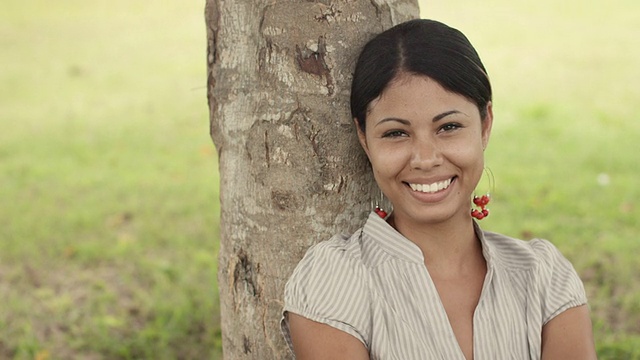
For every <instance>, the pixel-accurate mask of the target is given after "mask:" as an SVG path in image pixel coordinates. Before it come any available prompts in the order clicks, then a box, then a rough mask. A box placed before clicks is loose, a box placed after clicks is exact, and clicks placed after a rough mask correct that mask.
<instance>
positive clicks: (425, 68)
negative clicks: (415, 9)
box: [351, 19, 491, 131]
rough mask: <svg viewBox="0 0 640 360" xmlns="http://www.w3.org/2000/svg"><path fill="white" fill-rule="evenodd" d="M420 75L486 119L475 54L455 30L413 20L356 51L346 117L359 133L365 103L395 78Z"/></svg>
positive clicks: (484, 84) (485, 84) (481, 71)
mask: <svg viewBox="0 0 640 360" xmlns="http://www.w3.org/2000/svg"><path fill="white" fill-rule="evenodd" d="M403 72H404V73H407V74H416V75H424V76H428V77H429V78H431V79H433V80H435V81H436V82H438V83H439V84H440V85H441V86H442V87H444V88H445V89H446V90H448V91H451V92H453V93H457V94H460V95H462V96H464V97H466V98H468V99H469V100H470V101H473V102H474V103H475V104H476V105H477V106H478V110H479V111H480V117H481V119H484V118H485V117H486V115H487V114H486V111H487V104H488V102H489V101H491V84H490V83H489V77H488V76H487V71H486V70H485V68H484V65H482V61H480V57H479V56H478V53H477V52H476V50H475V49H474V48H473V46H472V45H471V43H470V42H469V40H468V39H467V37H466V36H464V34H463V33H461V32H460V31H458V30H456V29H454V28H451V27H449V26H447V25H445V24H443V23H440V22H437V21H433V20H426V19H417V20H410V21H407V22H404V23H402V24H398V25H396V26H394V27H392V28H390V29H388V30H386V31H384V32H382V33H380V34H378V35H377V36H376V37H374V38H373V39H371V40H370V41H369V42H368V43H367V44H366V45H365V46H364V48H363V49H362V52H361V53H360V56H359V57H358V62H357V63H356V69H355V73H354V75H353V82H352V84H351V115H352V116H353V117H354V118H355V119H357V121H358V125H359V127H360V129H361V130H362V131H365V128H366V125H365V124H366V115H367V108H368V106H369V103H371V101H373V100H374V99H376V98H377V97H379V96H380V94H382V92H383V91H384V90H385V89H386V88H387V87H388V86H389V83H390V82H391V81H393V80H394V79H395V78H396V77H397V76H398V75H400V74H401V73H403Z"/></svg>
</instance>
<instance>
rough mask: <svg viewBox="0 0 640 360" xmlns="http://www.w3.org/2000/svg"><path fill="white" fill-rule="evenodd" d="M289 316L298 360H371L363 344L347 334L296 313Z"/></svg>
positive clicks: (292, 339) (294, 349) (288, 314)
mask: <svg viewBox="0 0 640 360" xmlns="http://www.w3.org/2000/svg"><path fill="white" fill-rule="evenodd" d="M287 316H288V320H289V330H290V332H291V341H292V342H293V352H294V353H295V354H296V359H297V360H321V359H350V360H351V359H353V360H369V353H368V352H367V349H366V348H365V347H364V345H363V344H362V342H360V340H358V339H356V338H355V337H353V336H351V335H349V334H347V333H346V332H344V331H341V330H338V329H336V328H334V327H331V326H329V325H326V324H321V323H319V322H315V321H312V320H309V319H307V318H305V317H302V316H300V315H297V314H294V313H290V312H289V313H287Z"/></svg>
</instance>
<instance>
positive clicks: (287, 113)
mask: <svg viewBox="0 0 640 360" xmlns="http://www.w3.org/2000/svg"><path fill="white" fill-rule="evenodd" d="M205 13H206V25H207V38H208V51H207V52H208V53H207V56H208V59H207V63H208V101H209V108H210V121H211V136H212V138H213V142H214V144H215V146H216V148H217V151H218V156H219V170H220V203H221V204H220V205H221V220H220V237H221V239H220V255H219V264H218V269H219V270H218V286H219V291H220V309H221V327H222V343H223V353H224V357H225V359H287V358H291V356H290V354H289V352H288V350H287V348H286V345H285V343H284V341H283V338H282V335H281V333H280V327H279V320H280V312H281V310H282V306H283V301H282V296H283V289H284V284H285V283H286V281H287V279H288V278H289V276H290V274H291V272H292V271H293V269H294V267H295V265H296V264H297V263H298V261H299V260H300V258H301V257H302V256H303V255H304V253H305V251H306V250H307V248H308V247H309V246H310V245H312V244H314V243H316V242H318V241H321V240H325V239H328V238H329V237H330V236H332V235H333V234H335V233H339V232H352V231H354V230H355V229H356V228H358V227H359V226H361V225H362V223H363V218H364V217H365V216H366V215H367V214H368V212H369V211H370V209H371V201H370V199H371V194H372V193H375V191H373V189H374V187H375V184H374V182H373V179H372V177H371V175H370V171H369V165H368V162H367V160H366V157H365V156H364V153H363V152H362V150H361V149H360V147H359V145H358V142H357V138H356V135H355V131H354V126H353V122H352V119H351V116H350V111H349V89H350V80H351V73H352V69H353V67H354V65H355V60H356V56H357V52H358V50H359V49H360V48H361V47H362V45H364V43H365V42H366V41H367V40H368V39H369V38H371V36H372V35H373V34H375V33H378V32H380V31H382V30H384V29H386V28H389V27H391V26H392V25H395V24H397V23H399V22H402V21H405V20H408V19H411V18H415V17H417V16H418V13H419V11H418V5H417V2H416V1H415V0H395V1H394V0H388V1H385V0H341V1H338V0H326V1H317V2H310V1H300V0H298V1H292V0H290V1H273V0H207V3H206V8H205Z"/></svg>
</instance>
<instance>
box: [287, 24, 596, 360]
mask: <svg viewBox="0 0 640 360" xmlns="http://www.w3.org/2000/svg"><path fill="white" fill-rule="evenodd" d="M351 96H352V98H351V110H352V114H353V117H354V122H355V125H356V128H357V132H358V138H359V140H360V144H361V145H362V148H363V149H364V151H365V152H366V154H367V156H368V158H369V161H370V162H371V167H372V169H373V174H374V177H375V180H376V182H377V184H378V186H379V187H380V189H381V190H382V192H383V193H384V195H385V196H386V197H387V198H388V199H389V201H390V202H391V204H392V205H393V212H391V213H390V214H389V215H386V216H385V213H383V212H377V211H373V212H372V213H371V214H370V215H369V218H368V219H367V221H366V222H365V224H364V226H363V227H362V228H361V229H360V230H358V231H356V232H355V233H354V234H353V235H351V236H336V237H334V238H332V239H330V240H329V241H325V242H322V243H320V244H318V245H316V246H314V247H312V248H311V249H310V250H309V251H308V252H307V254H306V255H305V258H304V259H303V260H302V261H301V262H300V264H299V265H298V267H297V268H296V270H295V272H294V273H293V275H292V277H291V279H290V280H289V282H288V284H287V287H286V291H285V307H284V310H283V319H282V329H283V332H284V335H285V338H286V340H287V342H288V343H289V346H290V347H291V349H292V350H293V351H294V353H295V355H296V356H297V357H298V358H301V359H324V358H349V359H396V358H397V359H425V358H428V359H432V358H438V359H440V358H442V359H509V358H513V359H539V358H543V359H550V358H554V359H555V358H562V359H592V358H595V350H594V345H593V336H592V331H591V323H590V320H589V312H588V309H587V307H586V296H585V292H584V289H583V285H582V282H581V281H580V279H579V277H578V275H577V273H576V272H575V270H574V269H573V267H572V265H571V264H570V263H569V262H568V261H567V260H566V259H565V258H564V257H563V256H562V254H561V253H560V252H559V251H558V250H557V249H556V248H555V247H554V246H553V245H552V244H551V243H550V242H548V241H546V240H540V239H536V240H532V241H529V242H525V241H522V240H518V239H513V238H510V237H507V236H504V235H500V234H496V233H491V232H488V231H484V230H482V229H480V227H479V225H478V223H477V222H476V221H474V218H473V216H472V212H471V211H470V208H471V197H472V194H473V192H474V189H475V188H476V186H477V184H478V182H479V179H480V177H481V175H482V173H483V169H484V150H485V149H486V147H487V145H488V142H489V137H490V134H491V128H492V124H493V110H492V103H491V86H490V85H489V79H488V77H487V74H486V71H485V69H484V66H483V65H482V62H481V61H480V58H479V57H478V55H477V53H476V51H475V50H474V48H473V47H472V46H471V44H470V43H469V41H468V40H467V39H466V37H465V36H464V35H463V34H462V33H460V32H459V31H457V30H455V29H453V28H450V27H448V26H446V25H444V24H442V23H439V22H436V21H431V20H413V21H409V22H406V23H403V24H400V25H398V26H396V27H394V28H391V29H390V30H387V31H385V32H383V33H381V34H379V35H378V36H376V37H375V38H374V39H372V40H371V41H370V42H369V43H368V44H367V45H366V46H365V47H364V49H363V51H362V52H361V54H360V57H359V60H358V63H357V65H356V70H355V74H354V80H353V85H352V95H351ZM483 204H484V205H486V203H483ZM381 214H382V215H381Z"/></svg>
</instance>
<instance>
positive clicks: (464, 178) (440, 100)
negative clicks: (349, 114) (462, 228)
mask: <svg viewBox="0 0 640 360" xmlns="http://www.w3.org/2000/svg"><path fill="white" fill-rule="evenodd" d="M368 110H369V111H368V114H367V118H366V133H362V132H361V131H360V130H358V137H359V139H360V143H361V144H362V147H363V148H364V150H365V152H366V153H367V156H368V157H369V160H370V161H371V165H372V167H373V172H374V176H375V179H376V182H377V183H378V186H379V187H380V189H381V190H382V192H383V193H384V194H385V196H386V197H387V198H388V199H389V200H390V201H391V203H392V204H393V209H394V217H395V219H396V222H397V221H399V220H400V219H401V218H402V220H404V221H405V222H406V221H409V222H418V223H435V222H442V221H446V220H449V219H452V218H454V217H463V218H466V217H469V216H470V209H471V202H470V198H471V195H472V193H473V191H474V189H475V187H476V184H477V183H478V180H479V179H480V176H481V175H482V172H483V168H484V154H483V151H484V149H485V148H486V146H487V142H488V140H489V135H490V133H491V125H492V122H493V113H492V109H491V103H489V105H488V109H487V117H486V118H485V119H484V120H483V121H481V119H480V112H479V110H478V107H477V106H476V104H475V103H473V102H471V101H469V100H468V99H467V98H465V97H463V96H462V95H459V94H455V93H451V92H448V91H447V90H445V89H444V88H443V87H442V86H440V84H438V83H437V82H436V81H434V80H432V79H431V78H428V77H426V76H418V75H408V74H403V75H401V76H400V77H399V78H396V79H395V80H393V81H392V82H391V83H390V84H389V87H387V89H386V90H385V91H384V92H383V93H382V95H381V96H380V97H379V98H377V99H376V100H374V101H372V102H371V104H370V105H369V109H368ZM358 129H359V128H358Z"/></svg>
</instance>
